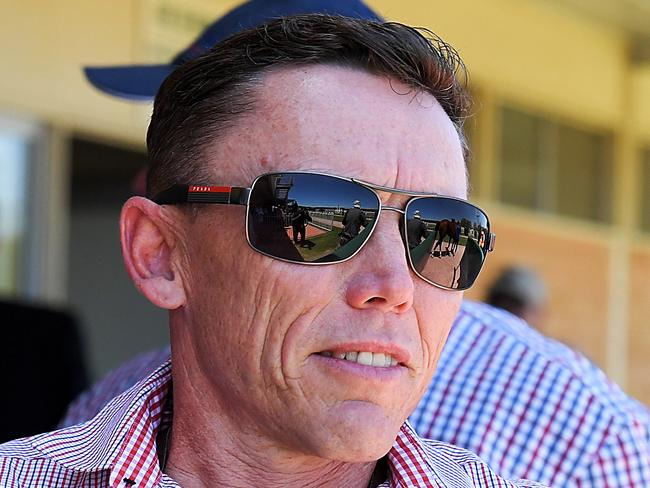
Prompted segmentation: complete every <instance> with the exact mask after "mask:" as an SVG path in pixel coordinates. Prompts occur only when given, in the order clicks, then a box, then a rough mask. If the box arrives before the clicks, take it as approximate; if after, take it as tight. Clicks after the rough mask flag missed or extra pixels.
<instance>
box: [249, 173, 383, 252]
mask: <svg viewBox="0 0 650 488" xmlns="http://www.w3.org/2000/svg"><path fill="white" fill-rule="evenodd" d="M378 210H379V199H378V197H377V195H376V194H375V193H374V192H372V191H371V190H369V189H368V188H365V187H363V186H361V185H359V184H357V183H353V182H351V181H347V180H344V179H340V178H336V177H334V176H327V175H318V174H311V173H274V174H268V175H263V176H261V177H259V178H258V179H257V180H256V181H255V183H254V184H253V188H252V190H251V194H250V200H249V206H248V240H249V242H250V243H251V246H253V247H254V248H255V249H257V250H258V251H260V252H262V253H264V254H267V255H269V256H271V257H275V258H279V259H283V260H286V261H291V262H296V263H335V262H337V261H342V260H344V259H346V258H348V257H350V256H352V255H353V254H354V253H355V252H357V251H358V250H359V248H360V247H361V246H362V245H363V244H364V243H365V242H366V240H367V239H368V236H369V235H370V232H371V231H372V228H373V227H374V225H375V219H376V215H377V212H378Z"/></svg>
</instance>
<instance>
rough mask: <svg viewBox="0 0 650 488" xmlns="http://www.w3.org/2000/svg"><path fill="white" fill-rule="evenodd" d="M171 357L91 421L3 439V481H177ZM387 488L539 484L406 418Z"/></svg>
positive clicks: (12, 486) (115, 487) (11, 487)
mask: <svg viewBox="0 0 650 488" xmlns="http://www.w3.org/2000/svg"><path fill="white" fill-rule="evenodd" d="M170 386H171V361H169V360H168V361H166V362H165V363H164V364H163V365H162V366H160V367H159V368H158V369H157V370H156V371H154V373H152V374H151V375H150V376H149V377H147V378H146V379H145V380H142V381H140V382H139V383H137V384H136V385H135V386H133V387H132V388H131V389H129V390H127V391H126V392H125V393H123V394H122V395H120V396H118V397H116V398H115V399H113V400H112V401H111V402H109V403H108V405H106V407H104V409H102V410H101V411H100V412H99V414H98V415H97V416H96V417H94V418H93V419H91V420H90V421H88V422H85V423H82V424H79V425H75V426H72V427H68V428H66V429H62V430H58V431H55V432H52V433H47V434H41V435H38V436H34V437H27V438H24V439H19V440H16V441H12V442H9V443H6V444H3V445H0V486H2V487H3V488H18V487H39V488H40V487H55V488H67V487H79V488H80V487H84V488H94V487H102V488H103V487H111V488H131V487H134V488H145V487H161V488H172V487H174V488H180V486H179V484H178V483H176V482H175V481H174V480H173V479H172V478H170V477H169V476H167V475H166V474H165V473H162V472H161V470H160V466H159V463H158V454H157V452H156V435H157V432H158V430H159V429H160V428H161V427H163V426H164V425H165V424H166V423H168V422H170V421H172V416H171V414H170V412H165V411H164V406H165V405H166V402H165V399H166V396H167V395H168V394H169V390H170ZM387 464H388V471H389V473H388V479H387V480H386V481H385V482H383V483H382V484H381V485H380V486H381V487H382V488H387V487H391V488H402V487H409V486H417V487H449V488H456V487H459V488H462V487H486V488H487V487H495V488H496V487H512V488H514V487H522V488H523V487H537V486H541V485H538V484H536V483H533V482H528V481H523V480H521V481H517V482H510V481H506V480H504V479H502V478H500V477H498V476H497V475H496V474H494V473H493V472H492V471H491V470H490V469H489V468H488V467H487V465H486V464H485V463H483V462H482V461H481V460H480V459H479V458H478V457H477V456H476V455H474V454H472V453H470V452H468V451H465V450H463V449H460V448H458V447H454V446H450V445H448V444H444V443H442V442H439V441H429V440H423V439H420V438H419V437H418V435H417V434H416V433H415V431H414V430H413V429H412V428H411V427H410V426H409V425H408V424H404V425H403V426H402V428H401V429H400V431H399V434H398V435H397V438H396V440H395V443H394V444H393V447H392V448H391V450H390V451H389V453H388V455H387Z"/></svg>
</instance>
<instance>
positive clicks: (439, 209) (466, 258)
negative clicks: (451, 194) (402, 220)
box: [405, 197, 490, 290]
mask: <svg viewBox="0 0 650 488" xmlns="http://www.w3.org/2000/svg"><path fill="white" fill-rule="evenodd" d="M405 217H406V240H407V244H408V249H409V257H410V259H411V263H412V265H413V269H414V270H415V271H416V272H417V273H418V274H419V275H420V276H421V277H423V278H424V279H426V280H429V281H431V282H432V283H435V284H436V285H439V286H442V287H444V288H448V289H452V290H465V289H467V288H469V287H470V286H472V284H473V283H474V280H476V277H477V276H478V273H479V271H481V266H483V261H484V259H485V254H486V252H487V249H486V247H487V244H486V243H487V241H488V239H489V236H490V230H489V223H488V218H487V216H486V215H485V213H484V212H483V211H482V210H481V209H480V208H478V207H475V206H474V205H472V204H470V203H468V202H464V201H462V200H455V199H453V198H444V197H422V198H415V199H413V200H411V201H410V202H409V204H408V207H407V209H406V215H405Z"/></svg>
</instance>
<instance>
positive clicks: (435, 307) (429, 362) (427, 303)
mask: <svg viewBox="0 0 650 488" xmlns="http://www.w3.org/2000/svg"><path fill="white" fill-rule="evenodd" d="M462 299H463V293H462V292H458V291H446V290H440V289H438V288H434V287H431V286H430V285H429V288H428V289H425V290H424V291H423V292H422V293H419V294H417V295H416V297H415V303H416V305H414V306H415V308H416V315H417V317H418V324H419V328H420V335H421V338H422V350H423V355H424V367H425V368H426V369H428V370H429V373H430V374H433V370H434V369H435V366H436V364H437V362H438V358H439V357H440V353H441V352H442V348H443V346H444V345H445V342H446V341H447V336H448V335H449V331H450V329H451V326H452V324H453V322H454V320H455V318H456V315H457V314H458V310H459V308H460V304H461V301H462Z"/></svg>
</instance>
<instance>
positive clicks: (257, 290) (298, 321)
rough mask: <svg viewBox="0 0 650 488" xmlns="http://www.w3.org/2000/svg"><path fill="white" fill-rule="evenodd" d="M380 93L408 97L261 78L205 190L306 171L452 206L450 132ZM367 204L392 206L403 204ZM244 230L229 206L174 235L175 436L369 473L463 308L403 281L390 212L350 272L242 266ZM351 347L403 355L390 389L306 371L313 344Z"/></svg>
mask: <svg viewBox="0 0 650 488" xmlns="http://www.w3.org/2000/svg"><path fill="white" fill-rule="evenodd" d="M391 84H392V87H393V88H395V89H396V91H397V92H399V93H407V92H408V89H407V88H406V87H405V86H401V85H400V84H399V83H398V82H395V81H392V83H389V81H388V80H387V79H385V78H381V77H376V76H373V75H370V74H367V73H364V72H360V71H356V70H349V69H344V68H337V67H332V66H315V67H306V68H292V69H282V70H275V71H273V72H272V73H270V74H268V75H267V76H266V79H265V83H264V84H263V87H262V88H261V89H260V90H259V92H258V94H257V99H258V103H257V105H256V108H255V110H254V112H253V113H251V114H249V115H247V116H245V117H244V118H243V119H242V120H241V121H240V122H239V123H238V124H237V125H236V126H235V127H234V128H233V129H232V130H230V131H229V132H228V133H227V134H226V135H225V136H224V137H223V138H222V139H220V140H219V141H218V142H217V143H215V146H214V148H212V149H211V150H210V151H207V153H208V154H210V155H211V156H210V157H209V158H208V160H206V161H205V164H206V165H208V166H210V167H212V168H214V183H215V184H231V185H239V186H249V185H250V183H251V182H252V181H253V179H254V178H255V177H256V176H257V175H259V174H261V173H265V172H269V171H275V170H318V171H323V172H327V173H332V174H337V175H342V176H348V177H356V178H359V179H362V180H366V181H370V182H374V183H378V184H381V185H387V186H391V187H397V188H403V189H411V190H421V191H429V192H438V193H441V194H445V195H451V196H455V197H461V198H464V197H465V195H466V191H467V188H466V181H465V166H464V162H463V158H462V150H461V145H460V142H459V138H458V135H457V133H456V131H455V129H454V127H453V125H452V123H451V121H450V120H449V118H448V117H447V116H446V114H445V113H444V111H443V110H442V108H441V107H440V106H439V105H438V103H437V102H436V101H435V99H433V97H431V96H429V95H424V94H423V95H418V96H417V97H415V98H414V97H413V94H412V93H411V94H406V95H400V94H397V93H396V92H395V91H393V89H391ZM382 198H384V200H385V201H384V203H385V204H390V205H393V206H399V207H403V206H404V204H405V202H406V200H407V198H406V197H403V196H398V195H394V194H384V195H383V196H382ZM244 216H245V209H244V207H236V206H206V207H203V208H202V209H201V210H200V211H199V213H198V216H197V217H196V218H195V219H193V220H190V219H188V220H187V221H186V222H185V223H184V224H183V225H184V227H183V231H182V233H183V241H184V242H183V246H182V247H179V248H178V250H177V254H182V256H181V257H178V260H179V262H182V263H184V264H183V265H182V266H181V265H179V266H178V267H179V268H180V269H181V271H180V272H181V274H182V277H183V286H184V288H185V293H186V296H187V300H186V303H185V304H184V306H182V307H180V308H178V309H177V310H174V311H172V312H171V335H172V350H173V364H174V401H175V410H176V405H178V406H179V407H178V408H179V409H178V413H176V412H175V419H174V425H175V427H174V430H175V431H176V428H177V426H178V428H179V429H182V428H184V427H187V428H188V429H189V428H191V426H192V425H193V426H194V430H197V429H196V426H197V425H204V424H205V425H210V426H211V427H210V426H208V427H206V428H205V429H204V431H205V432H211V428H212V427H214V425H217V424H218V429H219V432H220V433H221V434H220V436H221V438H222V439H223V438H227V439H230V440H231V441H232V445H238V444H239V445H247V446H248V448H252V449H255V448H257V449H258V450H263V449H266V450H267V451H268V452H273V453H274V455H275V462H276V463H277V462H278V461H277V460H278V459H279V458H280V457H282V456H284V459H285V460H286V459H289V458H291V459H293V460H294V461H295V460H299V459H308V458H309V459H312V460H318V459H320V460H334V461H344V462H354V463H362V462H368V461H373V460H376V459H378V458H380V457H381V456H383V455H384V454H385V453H386V452H387V451H388V450H389V449H390V447H391V445H392V442H393V441H394V439H395V436H396V434H397V432H398V430H399V428H400V426H401V424H402V423H403V421H404V420H405V419H406V418H407V417H408V415H409V414H410V412H411V411H412V409H413V408H414V407H415V405H416V404H417V402H418V401H419V399H420V397H421V395H422V393H423V391H424V389H425V388H426V386H427V384H428V382H429V380H430V378H431V376H432V374H433V370H434V368H435V364H436V362H437V360H438V357H439V354H440V351H441V349H442V346H443V344H444V341H445V340H446V337H447V334H448V332H449V328H450V326H451V323H452V321H453V319H454V317H455V315H456V313H457V311H458V307H459V306H460V301H461V298H462V293H461V292H451V291H445V290H441V289H438V288H436V287H434V286H432V285H429V284H427V283H425V282H424V281H423V280H421V279H419V278H418V277H416V276H415V275H414V274H413V273H412V272H411V271H410V269H409V267H408V264H407V258H406V255H405V250H404V244H403V242H402V239H401V236H400V232H399V227H398V221H399V216H398V215H397V214H396V213H394V212H384V213H383V214H382V216H381V219H380V221H379V223H378V228H377V229H376V231H375V233H374V234H373V237H372V238H371V240H370V242H369V243H367V245H366V246H365V248H364V249H363V250H362V251H361V252H360V253H359V254H358V255H357V256H355V257H354V258H353V259H352V260H350V261H349V262H347V263H345V264H340V265H332V266H318V267H309V266H300V265H296V264H290V263H284V262H280V261H277V260H273V259H270V258H268V257H265V256H263V255H261V254H259V253H256V252H255V251H253V250H252V249H251V248H250V247H249V246H248V245H247V243H246V238H245V227H244ZM363 340H385V341H389V342H393V343H395V344H398V345H399V346H401V347H402V348H404V349H405V350H406V351H408V355H409V361H408V364H407V366H408V367H407V368H404V374H402V375H401V376H400V378H399V381H393V382H390V383H389V384H386V385H381V384H380V385H378V384H375V383H373V384H364V382H363V381H360V380H355V379H346V378H345V377H336V378H333V377H332V375H331V374H329V372H328V370H327V369H326V368H323V367H322V364H320V363H319V361H318V360H316V359H315V356H314V354H315V353H317V352H320V351H322V350H324V349H325V347H326V346H327V345H331V344H336V343H338V342H341V343H343V342H349V341H363ZM197 410H199V412H198V413H196V412H197ZM191 412H193V413H191ZM190 417H191V421H190V420H188V419H189V418H190ZM177 421H178V422H177ZM174 435H177V434H176V433H175V434H174ZM197 435H198V436H199V438H200V435H201V434H197ZM205 435H206V436H208V434H205ZM179 438H180V436H179ZM180 442H181V441H179V443H180ZM206 442H208V440H206ZM224 442H225V441H224ZM229 442H230V441H229ZM177 445H180V444H177ZM265 455H268V454H265Z"/></svg>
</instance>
